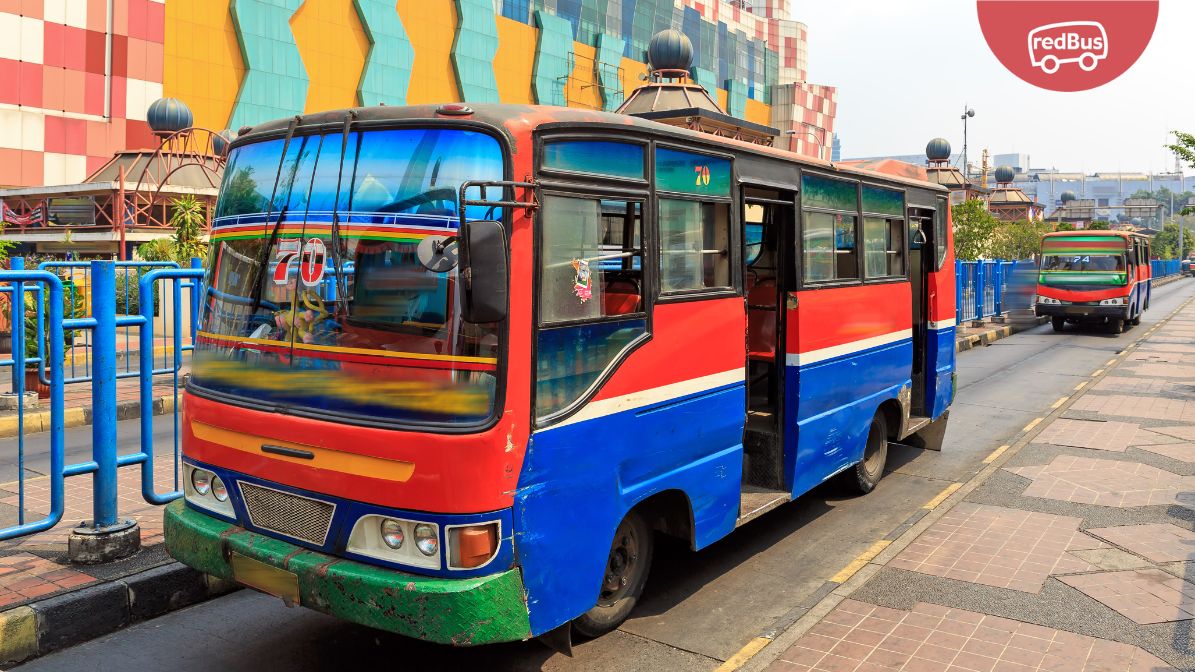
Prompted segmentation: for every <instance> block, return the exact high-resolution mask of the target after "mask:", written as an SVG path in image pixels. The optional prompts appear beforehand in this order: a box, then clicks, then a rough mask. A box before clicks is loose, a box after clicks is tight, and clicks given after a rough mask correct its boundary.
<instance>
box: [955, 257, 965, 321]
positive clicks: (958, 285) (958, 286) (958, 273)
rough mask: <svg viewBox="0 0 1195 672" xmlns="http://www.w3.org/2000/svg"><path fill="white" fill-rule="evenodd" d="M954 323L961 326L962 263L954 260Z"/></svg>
mask: <svg viewBox="0 0 1195 672" xmlns="http://www.w3.org/2000/svg"><path fill="white" fill-rule="evenodd" d="M954 323H955V324H956V325H957V326H958V327H959V328H962V326H963V262H961V261H959V260H958V259H955V260H954Z"/></svg>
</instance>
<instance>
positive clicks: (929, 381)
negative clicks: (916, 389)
mask: <svg viewBox="0 0 1195 672" xmlns="http://www.w3.org/2000/svg"><path fill="white" fill-rule="evenodd" d="M926 350H927V352H926V371H928V372H931V375H927V376H926V377H925V386H926V390H925V406H926V408H928V409H930V417H931V418H933V419H934V420H937V419H938V418H940V417H942V414H943V413H945V412H946V409H948V408H950V404H951V402H953V401H954V358H955V355H956V345H955V327H953V326H951V327H946V328H943V329H932V328H931V329H929V330H927V337H926Z"/></svg>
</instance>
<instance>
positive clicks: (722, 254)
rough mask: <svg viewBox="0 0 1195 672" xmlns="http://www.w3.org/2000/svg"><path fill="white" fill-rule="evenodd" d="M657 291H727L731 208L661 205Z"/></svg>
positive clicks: (671, 201)
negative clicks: (658, 287)
mask: <svg viewBox="0 0 1195 672" xmlns="http://www.w3.org/2000/svg"><path fill="white" fill-rule="evenodd" d="M659 203H660V216H659V228H660V291H661V292H665V293H667V292H679V291H685V290H701V289H719V288H729V287H730V286H731V283H730V204H729V203H706V202H702V201H692V200H688V199H679V198H661V199H660V201H659Z"/></svg>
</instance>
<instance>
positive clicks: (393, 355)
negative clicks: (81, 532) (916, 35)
mask: <svg viewBox="0 0 1195 672" xmlns="http://www.w3.org/2000/svg"><path fill="white" fill-rule="evenodd" d="M456 108H457V109H454V110H453V111H452V113H451V114H447V113H446V114H439V113H437V112H436V111H435V110H434V109H433V108H428V107H376V108H363V109H358V110H355V111H354V112H353V113H352V115H351V116H350V115H345V116H344V119H343V122H344V125H343V128H336V129H335V130H330V129H331V127H332V126H336V125H337V124H333V123H332V122H331V121H329V120H331V119H334V118H338V117H337V115H336V114H334V113H324V114H321V115H314V116H312V117H310V118H308V117H304V118H301V119H299V120H298V121H297V122H294V123H291V122H292V121H293V120H283V121H278V122H271V123H266V124H261V125H259V126H258V127H256V128H253V129H251V130H249V131H248V132H246V133H243V134H241V136H240V137H239V139H238V140H237V141H236V142H235V143H234V144H233V146H232V149H231V151H230V154H229V159H228V166H227V168H226V170H225V176H226V177H225V179H226V181H228V183H229V184H230V185H235V188H230V187H225V189H223V190H222V192H221V200H220V202H219V203H218V205H217V212H216V217H215V219H214V224H213V230H212V236H211V237H212V247H213V255H212V259H211V263H210V266H209V269H208V278H207V282H206V283H205V286H206V287H207V288H208V289H207V290H206V294H205V299H204V302H203V306H202V315H201V328H200V334H199V336H198V338H197V345H196V353H195V364H194V367H193V374H192V377H191V379H190V381H189V383H188V386H187V391H186V400H185V404H184V413H185V417H184V421H183V429H182V433H183V462H184V465H183V470H184V476H185V478H184V485H185V489H184V491H185V495H186V497H185V501H180V502H175V503H173V504H172V505H170V506H169V507H168V508H167V513H166V523H165V524H166V543H167V547H168V549H169V551H170V553H171V554H172V555H173V556H174V557H175V558H177V559H179V560H181V561H182V562H184V563H186V564H188V565H190V566H192V567H195V568H197V569H200V570H202V571H204V572H207V573H210V574H214V575H217V576H220V577H223V578H226V579H229V580H233V581H236V582H239V583H241V584H244V585H247V586H251V587H253V588H256V589H258V590H262V591H265V592H268V593H271V594H274V595H277V596H280V597H282V598H283V599H284V600H286V601H287V602H288V603H290V604H298V605H303V606H306V607H310V608H312V609H317V610H320V611H323V612H326V613H330V614H333V615H336V616H339V617H342V618H345V619H348V620H351V621H355V622H358V623H362V624H365V625H369V626H373V627H377V628H382V629H386V630H390V631H393V632H397V633H401V634H404V635H408V636H411V637H418V638H421V639H425V640H430V641H434V642H441V643H448V644H455V645H473V644H483V643H488V642H501V641H513V640H522V639H528V638H532V637H541V638H544V639H545V641H548V642H550V643H551V644H552V645H553V646H556V647H557V648H560V649H566V650H567V649H568V648H569V646H570V645H571V644H570V642H571V637H572V636H573V634H574V633H576V634H578V635H581V636H585V637H594V636H598V635H601V634H603V633H605V632H608V631H610V630H612V629H614V628H616V627H618V626H619V624H621V623H622V622H623V621H624V620H625V619H626V618H627V617H628V616H630V615H631V612H632V610H633V609H634V607H635V605H636V604H637V603H638V602H639V601H640V600H641V599H642V598H643V597H644V595H645V590H647V591H648V593H647V594H649V593H650V588H649V587H648V584H647V579H648V574H649V570H650V569H651V563H652V555H653V553H652V551H653V547H654V544H655V539H656V536H657V535H659V534H665V535H672V536H675V537H679V538H680V539H682V540H684V541H685V542H686V543H687V544H688V545H689V546H690V547H691V548H693V549H694V550H699V549H702V548H705V547H706V546H709V545H710V544H712V543H714V542H715V541H717V540H719V539H722V538H724V537H726V536H727V535H729V534H731V533H732V532H734V530H735V528H736V527H738V526H740V525H743V524H744V523H746V522H748V521H750V520H753V519H755V518H757V517H759V516H761V515H764V514H766V513H767V512H769V511H771V510H773V509H777V508H778V507H780V506H781V505H783V504H785V503H786V502H790V501H792V500H794V499H796V498H798V497H800V496H801V495H803V494H805V493H807V492H809V491H810V490H811V489H812V488H814V487H815V486H817V485H819V484H821V483H823V482H825V481H827V480H829V479H831V478H838V479H840V480H842V481H843V482H844V483H846V484H849V485H850V487H853V488H854V489H856V490H858V491H860V492H863V493H866V492H868V491H870V490H872V489H873V488H875V487H876V486H877V485H878V484H879V481H880V478H881V476H882V475H883V472H884V465H885V461H886V458H887V454H888V449H889V443H890V442H892V441H899V442H901V443H902V444H903V445H909V446H920V447H927V448H932V449H938V448H940V446H941V441H942V435H943V432H944V430H945V426H946V420H947V415H948V411H947V409H948V407H949V405H950V403H951V401H952V398H953V393H954V352H955V349H954V341H955V338H954V329H955V323H954V314H955V312H954V296H955V292H954V271H953V269H954V255H953V251H952V243H951V231H950V217H949V207H948V205H947V203H948V195H949V194H948V193H947V192H946V191H945V190H944V189H943V188H942V187H940V186H939V185H937V184H933V183H930V182H926V181H922V180H918V179H914V178H912V177H909V176H907V175H889V174H882V173H876V172H869V171H865V170H860V169H855V168H851V167H848V166H841V165H839V166H833V165H830V164H828V163H824V162H820V161H817V160H811V159H808V158H805V157H801V156H798V155H796V154H792V153H789V152H786V151H782V150H779V149H774V148H771V147H763V146H759V145H753V144H749V143H745V142H741V141H737V140H732V139H727V138H721V137H715V136H707V135H703V134H699V133H696V132H692V131H688V130H684V129H679V128H676V127H672V126H666V125H663V124H660V123H656V122H652V121H648V120H644V119H639V118H634V117H623V116H618V115H614V114H609V113H602V112H592V111H580V110H568V109H556V108H533V111H531V112H528V108H525V107H520V106H509V107H508V106H502V105H477V106H474V109H470V108H464V107H463V106H456ZM342 138H344V139H347V140H348V142H347V143H342ZM342 145H344V146H342ZM350 148H351V149H352V151H351V152H350V151H348V149H350ZM295 157H298V158H295ZM330 185H340V186H339V187H338V188H335V189H333V188H332V187H330ZM248 191H255V192H256V193H255V194H251V195H247V192H248ZM271 193H275V194H276V196H275V197H271V196H270V194H271ZM247 196H252V197H247ZM273 203H305V204H307V205H306V206H303V208H304V209H303V210H300V209H299V208H297V207H296V208H292V209H289V210H287V216H286V217H283V216H282V214H281V213H279V212H278V211H276V210H275V209H274V207H273V206H272V205H271V204H273ZM296 218H301V219H302V220H303V221H301V222H297V221H295V219H296ZM300 240H302V241H304V242H303V244H302V246H300V244H299V241H300ZM271 264H274V265H273V266H272V267H271ZM292 269H293V270H294V271H297V274H298V275H299V278H300V280H301V282H287V278H288V277H289V276H290V273H291V272H292ZM270 273H272V277H273V279H274V280H276V281H278V282H279V283H280V286H279V285H275V286H273V287H271V288H270V291H269V292H263V290H262V286H263V283H268V280H266V278H268V277H270V276H269V275H268V274H270ZM263 276H264V277H263ZM333 277H334V278H335V280H336V282H320V279H321V278H323V279H325V280H326V279H331V278H333ZM295 307H301V308H300V310H299V311H296V310H295ZM298 312H302V313H303V315H304V318H303V320H304V321H303V322H302V323H299V322H298V317H295V315H296V314H297V313H298ZM298 327H302V330H303V334H302V335H303V338H296V337H295V336H294V330H295V329H297V328H298ZM769 515H785V514H784V513H783V512H776V513H773V514H769Z"/></svg>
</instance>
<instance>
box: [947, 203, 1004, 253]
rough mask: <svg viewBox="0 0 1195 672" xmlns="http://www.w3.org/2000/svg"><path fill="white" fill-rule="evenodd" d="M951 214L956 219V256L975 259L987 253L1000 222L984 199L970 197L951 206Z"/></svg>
mask: <svg viewBox="0 0 1195 672" xmlns="http://www.w3.org/2000/svg"><path fill="white" fill-rule="evenodd" d="M950 214H951V216H952V218H953V219H954V254H955V256H956V257H958V258H959V259H961V260H963V261H974V260H976V259H979V258H980V257H982V256H984V255H985V254H987V250H988V246H989V245H991V244H992V236H993V235H994V234H995V232H996V229H997V228H999V226H1000V222H999V220H997V219H996V218H995V217H993V216H992V213H990V212H988V209H987V207H986V206H985V205H984V203H983V201H981V200H979V199H975V198H973V199H969V200H967V201H966V202H964V203H960V204H958V205H956V206H954V207H953V208H951V209H950Z"/></svg>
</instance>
